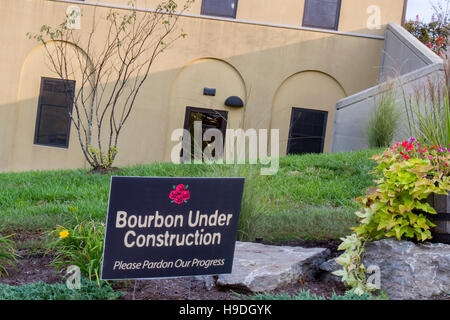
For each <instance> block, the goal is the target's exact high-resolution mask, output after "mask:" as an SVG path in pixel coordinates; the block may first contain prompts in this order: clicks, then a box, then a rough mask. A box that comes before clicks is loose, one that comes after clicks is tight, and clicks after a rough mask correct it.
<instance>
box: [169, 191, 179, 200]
mask: <svg viewBox="0 0 450 320" xmlns="http://www.w3.org/2000/svg"><path fill="white" fill-rule="evenodd" d="M177 196H178V192H177V191H176V190H173V191H172V192H171V193H170V194H169V199H171V200H175V198H176V197H177Z"/></svg>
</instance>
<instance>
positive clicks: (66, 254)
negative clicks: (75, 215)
mask: <svg viewBox="0 0 450 320" xmlns="http://www.w3.org/2000/svg"><path fill="white" fill-rule="evenodd" d="M49 236H50V237H51V238H53V240H52V241H51V242H50V244H49V249H50V250H54V251H55V252H56V255H55V257H54V258H53V260H52V262H51V265H52V266H53V267H55V268H56V269H57V270H62V269H65V268H67V267H68V266H70V265H75V266H78V267H79V268H80V271H81V273H82V275H84V276H86V277H87V278H88V279H90V280H94V279H95V280H96V281H97V283H98V284H99V285H100V273H101V266H102V256H103V239H104V236H105V225H104V224H103V223H98V222H94V221H87V222H81V223H79V224H78V225H76V226H75V227H73V228H65V227H63V226H57V227H56V229H54V230H51V231H50V232H49Z"/></svg>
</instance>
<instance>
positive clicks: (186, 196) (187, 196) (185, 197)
mask: <svg viewBox="0 0 450 320" xmlns="http://www.w3.org/2000/svg"><path fill="white" fill-rule="evenodd" d="M181 196H182V197H183V200H189V199H190V198H191V193H190V192H189V191H187V190H185V191H182V192H181Z"/></svg>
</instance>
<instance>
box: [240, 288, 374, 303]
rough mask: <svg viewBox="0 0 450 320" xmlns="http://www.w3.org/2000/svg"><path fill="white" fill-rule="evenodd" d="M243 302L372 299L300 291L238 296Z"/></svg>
mask: <svg viewBox="0 0 450 320" xmlns="http://www.w3.org/2000/svg"><path fill="white" fill-rule="evenodd" d="M238 296H239V297H240V298H241V299H243V300H308V301H309V300H372V298H371V297H370V296H369V295H367V294H364V295H362V296H358V295H356V294H354V293H350V292H347V293H345V294H344V295H342V296H340V295H337V294H336V293H333V295H332V296H331V298H329V299H327V298H325V297H322V296H318V295H316V294H314V293H313V294H311V293H310V291H309V290H301V291H300V292H299V293H298V294H295V295H290V294H287V293H284V294H276V295H273V294H257V295H255V296H245V295H238Z"/></svg>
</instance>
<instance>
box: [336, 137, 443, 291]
mask: <svg viewBox="0 0 450 320" xmlns="http://www.w3.org/2000/svg"><path fill="white" fill-rule="evenodd" d="M374 159H375V160H376V161H377V163H378V166H377V167H376V169H375V171H374V172H373V173H374V174H375V175H376V176H377V177H379V180H377V181H376V182H377V186H376V187H375V188H372V189H370V190H369V191H368V193H367V195H366V196H365V197H361V198H359V199H358V201H359V202H360V203H361V207H362V208H361V210H360V211H359V212H357V213H356V215H357V216H358V217H359V220H360V221H359V222H360V225H359V226H357V227H355V228H353V230H354V234H352V235H351V236H348V237H346V238H344V239H342V241H343V242H342V244H341V245H340V247H339V250H345V253H344V254H342V255H341V256H340V257H338V258H337V259H336V262H337V263H338V264H340V265H342V267H343V268H342V270H339V271H337V272H335V273H334V274H335V275H338V276H341V277H342V280H343V281H344V282H346V283H347V285H349V286H350V287H351V288H352V289H351V291H352V292H354V293H356V294H364V293H367V292H371V291H374V290H376V289H377V288H376V287H375V286H374V285H373V284H367V283H366V276H365V273H366V268H365V266H364V264H363V263H362V255H363V253H364V243H365V242H366V241H375V240H380V239H383V238H385V237H396V238H397V239H398V240H401V239H408V240H411V239H415V240H417V241H425V240H428V239H431V232H430V228H431V227H434V226H435V225H434V224H433V223H432V222H431V221H430V220H429V219H428V218H427V217H426V216H425V215H424V213H428V214H436V210H435V209H434V208H432V207H431V205H430V204H429V203H428V202H427V201H426V200H427V198H428V197H429V195H430V194H432V193H434V194H447V193H448V192H449V191H450V170H449V163H450V150H449V149H447V148H445V147H441V146H433V147H431V148H428V147H426V146H423V145H420V143H418V142H416V141H415V139H411V140H410V141H404V142H403V143H401V144H400V143H396V144H395V146H394V147H392V148H389V149H387V150H386V151H384V152H383V153H382V154H380V155H375V156H374Z"/></svg>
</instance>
